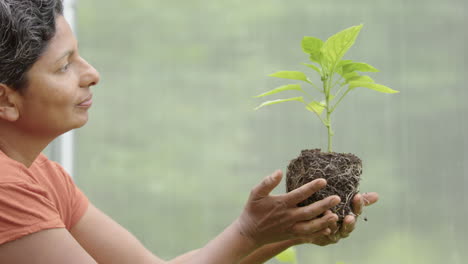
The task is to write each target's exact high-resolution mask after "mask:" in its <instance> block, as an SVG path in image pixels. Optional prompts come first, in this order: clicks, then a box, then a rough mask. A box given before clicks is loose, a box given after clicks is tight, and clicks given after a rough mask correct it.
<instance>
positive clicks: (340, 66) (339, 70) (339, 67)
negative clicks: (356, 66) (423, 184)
mask: <svg viewBox="0 0 468 264" xmlns="http://www.w3.org/2000/svg"><path fill="white" fill-rule="evenodd" d="M352 62H353V61H352V60H341V61H340V62H338V64H337V65H336V67H335V72H336V73H338V74H339V75H341V76H343V66H345V65H347V64H350V63H352Z"/></svg>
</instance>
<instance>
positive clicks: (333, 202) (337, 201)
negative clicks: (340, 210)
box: [329, 196, 340, 206]
mask: <svg viewBox="0 0 468 264" xmlns="http://www.w3.org/2000/svg"><path fill="white" fill-rule="evenodd" d="M339 202H340V197H338V196H334V197H333V198H332V199H330V202H329V204H330V206H334V205H336V204H338V203H339Z"/></svg>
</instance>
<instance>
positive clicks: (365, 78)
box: [346, 75, 374, 83]
mask: <svg viewBox="0 0 468 264" xmlns="http://www.w3.org/2000/svg"><path fill="white" fill-rule="evenodd" d="M352 81H359V82H370V83H373V82H374V80H373V79H372V78H371V77H369V76H367V75H362V76H361V75H358V76H354V77H351V78H348V79H346V83H349V82H352Z"/></svg>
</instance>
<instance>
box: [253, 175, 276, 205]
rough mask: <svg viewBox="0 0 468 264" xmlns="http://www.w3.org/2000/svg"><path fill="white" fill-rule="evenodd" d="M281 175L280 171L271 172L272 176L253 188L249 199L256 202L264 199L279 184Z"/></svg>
mask: <svg viewBox="0 0 468 264" xmlns="http://www.w3.org/2000/svg"><path fill="white" fill-rule="evenodd" d="M282 177H283V173H282V172H281V170H277V171H275V172H273V174H271V175H269V176H267V177H265V178H264V179H263V180H262V182H261V183H259V184H258V185H257V186H255V188H253V190H252V192H251V195H250V198H251V199H254V200H257V199H260V198H263V197H266V196H268V195H269V194H270V192H271V191H273V189H275V187H276V186H278V184H279V183H280V182H281V178H282Z"/></svg>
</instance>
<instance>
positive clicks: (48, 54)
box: [42, 16, 77, 63]
mask: <svg viewBox="0 0 468 264" xmlns="http://www.w3.org/2000/svg"><path fill="white" fill-rule="evenodd" d="M76 46H77V43H76V38H75V36H74V35H73V31H72V30H71V27H70V25H69V24H68V22H67V21H66V20H65V18H64V17H63V16H58V17H57V20H56V33H55V35H54V37H53V38H52V39H51V40H50V41H49V45H47V48H46V50H45V52H44V54H43V56H42V57H44V59H46V60H47V61H48V62H49V63H50V62H56V61H59V60H60V59H62V58H63V57H64V56H67V55H69V53H71V52H73V51H74V50H75V49H76Z"/></svg>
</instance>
